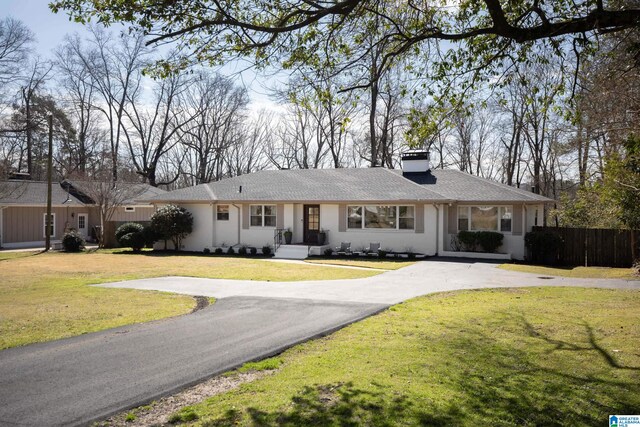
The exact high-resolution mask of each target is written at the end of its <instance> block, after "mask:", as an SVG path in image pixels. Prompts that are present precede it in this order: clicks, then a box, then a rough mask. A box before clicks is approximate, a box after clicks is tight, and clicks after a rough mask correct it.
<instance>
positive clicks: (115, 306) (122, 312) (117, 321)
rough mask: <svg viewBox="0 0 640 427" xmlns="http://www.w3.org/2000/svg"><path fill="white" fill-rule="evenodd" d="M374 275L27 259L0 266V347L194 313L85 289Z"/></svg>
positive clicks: (225, 263)
mask: <svg viewBox="0 0 640 427" xmlns="http://www.w3.org/2000/svg"><path fill="white" fill-rule="evenodd" d="M14 254H15V253H14ZM18 254H24V252H19V253H18ZM377 273H378V272H375V271H371V272H369V271H362V270H348V269H337V268H330V267H327V268H319V267H315V266H305V265H294V264H282V263H274V262H267V261H260V260H250V259H241V258H226V257H212V256H210V257H204V256H196V255H177V256H172V255H167V254H164V255H155V254H149V253H147V254H139V255H133V254H130V253H117V252H113V251H105V252H103V251H98V252H94V253H78V254H67V253H55V252H54V253H45V254H38V255H33V254H31V255H28V256H27V255H24V256H22V257H17V258H13V259H5V260H3V261H0V277H1V278H2V279H1V280H0V349H4V348H8V347H14V346H19V345H25V344H29V343H34V342H41V341H49V340H53V339H58V338H64V337H69V336H75V335H80V334H84V333H88V332H95V331H99V330H103V329H108V328H113V327H117V326H122V325H127V324H132V323H138V322H146V321H151V320H156V319H161V318H165V317H170V316H176V315H179V314H184V313H188V312H189V311H191V309H192V308H193V307H194V300H193V298H191V297H188V296H182V295H172V294H166V293H159V292H148V291H137V290H127V289H104V288H96V287H92V286H88V285H89V284H96V283H104V282H111V281H119V280H128V279H138V278H145V277H158V276H171V275H176V276H194V277H210V278H225V279H245V280H272V281H274V280H277V281H287V280H288V281H292V280H321V279H342V278H357V277H367V276H373V275H375V274H377Z"/></svg>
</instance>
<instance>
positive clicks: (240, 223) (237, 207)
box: [231, 204, 242, 245]
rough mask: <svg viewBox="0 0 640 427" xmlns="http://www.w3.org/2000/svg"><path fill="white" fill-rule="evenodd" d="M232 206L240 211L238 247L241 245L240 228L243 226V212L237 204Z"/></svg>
mask: <svg viewBox="0 0 640 427" xmlns="http://www.w3.org/2000/svg"><path fill="white" fill-rule="evenodd" d="M231 206H233V207H234V208H236V209H237V210H238V243H236V245H239V244H240V227H241V225H242V212H241V210H240V206H237V205H235V204H232V205H231Z"/></svg>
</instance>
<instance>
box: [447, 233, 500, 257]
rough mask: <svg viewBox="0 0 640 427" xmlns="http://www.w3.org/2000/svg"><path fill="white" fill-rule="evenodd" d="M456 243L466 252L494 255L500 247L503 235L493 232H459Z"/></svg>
mask: <svg viewBox="0 0 640 427" xmlns="http://www.w3.org/2000/svg"><path fill="white" fill-rule="evenodd" d="M458 241H459V242H460V244H461V245H462V247H463V249H464V250H466V251H470V252H478V251H482V252H487V253H494V252H496V251H497V250H498V248H499V247H500V246H502V242H503V241H504V235H503V234H502V233H497V232H495V231H461V232H459V233H458Z"/></svg>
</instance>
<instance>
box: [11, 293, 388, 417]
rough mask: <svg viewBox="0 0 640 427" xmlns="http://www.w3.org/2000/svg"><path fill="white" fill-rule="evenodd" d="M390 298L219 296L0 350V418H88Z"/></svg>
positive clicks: (268, 350) (263, 353)
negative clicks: (161, 316)
mask: <svg viewBox="0 0 640 427" xmlns="http://www.w3.org/2000/svg"><path fill="white" fill-rule="evenodd" d="M385 307H386V306H384V305H379V304H356V303H349V302H346V303H340V302H331V301H329V302H328V301H317V300H307V299H279V298H259V297H243V298H238V297H231V298H224V299H221V300H219V301H217V302H216V304H215V305H213V306H210V307H208V308H206V309H204V310H201V311H198V312H196V313H194V314H190V315H185V316H180V317H175V318H172V319H168V320H163V321H157V322H151V323H146V324H138V325H133V326H127V327H122V328H117V329H111V330H108V331H103V332H97V333H93V334H87V335H82V336H78V337H74V338H69V339H64V340H59V341H53V342H48V343H43V344H34V345H30V346H26V347H18V348H12V349H8V350H4V351H1V352H0V425H2V426H5V425H7V426H13V425H20V426H53V425H64V426H68V425H84V424H88V423H90V422H91V421H94V420H98V419H101V418H105V417H107V416H109V415H111V414H113V413H116V412H119V411H121V410H123V409H126V408H130V407H134V406H138V405H140V404H143V403H146V402H149V401H151V400H153V399H155V398H157V397H160V396H163V395H167V394H170V393H172V392H174V391H178V390H179V389H182V388H185V387H188V386H189V385H192V384H195V383H198V382H200V381H202V380H204V379H206V378H208V377H211V376H213V375H216V374H219V373H221V372H224V371H227V370H230V369H232V368H234V367H237V366H239V365H241V364H242V363H244V362H247V361H250V360H253V359H256V358H264V357H268V356H270V355H273V354H275V353H278V352H280V351H282V350H283V349H285V348H288V347H290V346H292V345H294V344H296V343H298V342H300V341H304V340H307V339H310V338H313V337H316V336H320V335H323V334H328V333H330V332H332V331H334V330H336V329H339V328H340V327H342V326H344V325H346V324H349V323H351V322H354V321H357V320H360V319H362V318H364V317H367V316H369V315H371V314H373V313H376V312H377V311H380V310H382V309H384V308H385Z"/></svg>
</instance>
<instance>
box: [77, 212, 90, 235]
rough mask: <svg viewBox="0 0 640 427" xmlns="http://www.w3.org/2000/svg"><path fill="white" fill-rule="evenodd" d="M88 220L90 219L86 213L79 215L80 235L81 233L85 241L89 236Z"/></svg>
mask: <svg viewBox="0 0 640 427" xmlns="http://www.w3.org/2000/svg"><path fill="white" fill-rule="evenodd" d="M87 218H88V215H87V214H86V213H81V214H78V233H80V235H81V236H82V237H84V238H85V239H86V238H87V236H88V235H89V233H88V227H89V224H88V221H87Z"/></svg>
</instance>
